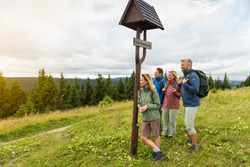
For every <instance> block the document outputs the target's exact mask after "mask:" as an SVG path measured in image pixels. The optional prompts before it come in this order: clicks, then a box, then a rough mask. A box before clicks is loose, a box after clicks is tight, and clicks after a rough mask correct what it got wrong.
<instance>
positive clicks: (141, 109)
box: [140, 105, 148, 113]
mask: <svg viewBox="0 0 250 167" xmlns="http://www.w3.org/2000/svg"><path fill="white" fill-rule="evenodd" d="M147 108H148V106H147V105H145V106H143V107H141V108H140V112H141V113H143V112H144V111H146V110H147Z"/></svg>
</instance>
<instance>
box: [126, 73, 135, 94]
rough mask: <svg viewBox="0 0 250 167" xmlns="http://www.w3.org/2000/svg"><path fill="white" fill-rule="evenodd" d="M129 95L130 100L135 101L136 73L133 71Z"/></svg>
mask: <svg viewBox="0 0 250 167" xmlns="http://www.w3.org/2000/svg"><path fill="white" fill-rule="evenodd" d="M128 84H129V86H128V87H129V88H128V89H129V93H128V99H134V86H135V72H134V71H133V72H132V74H131V76H130V78H129V83H128Z"/></svg>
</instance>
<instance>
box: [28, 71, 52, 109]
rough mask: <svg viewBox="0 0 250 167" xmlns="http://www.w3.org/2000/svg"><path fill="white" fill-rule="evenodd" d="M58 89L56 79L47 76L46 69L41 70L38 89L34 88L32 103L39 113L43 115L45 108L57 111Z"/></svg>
mask: <svg viewBox="0 0 250 167" xmlns="http://www.w3.org/2000/svg"><path fill="white" fill-rule="evenodd" d="M56 97H57V87H56V84H55V80H54V78H53V77H52V76H51V75H50V74H49V75H46V72H45V69H44V68H43V69H40V70H39V75H38V82H37V88H32V92H31V101H32V102H33V103H34V105H35V108H36V110H37V111H38V112H40V113H43V112H44V111H45V108H51V109H52V110H53V109H56Z"/></svg>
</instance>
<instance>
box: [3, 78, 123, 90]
mask: <svg viewBox="0 0 250 167" xmlns="http://www.w3.org/2000/svg"><path fill="white" fill-rule="evenodd" d="M4 78H5V80H6V81H7V84H8V87H10V86H11V83H12V82H13V81H14V80H17V82H18V84H20V85H22V86H21V88H22V89H23V90H25V91H28V92H31V90H32V87H33V88H36V85H37V77H4ZM54 79H55V81H56V83H58V81H59V80H60V78H54ZM66 79H67V80H69V82H70V83H71V84H72V83H73V80H74V78H66ZM104 79H106V78H104ZM119 79H120V78H112V81H113V84H117V83H118V82H119ZM122 79H123V81H125V79H126V78H125V77H122ZM78 82H79V83H80V84H82V83H84V85H86V83H87V79H79V78H78ZM90 83H91V85H92V86H93V85H95V84H96V79H90Z"/></svg>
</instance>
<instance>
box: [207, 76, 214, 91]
mask: <svg viewBox="0 0 250 167" xmlns="http://www.w3.org/2000/svg"><path fill="white" fill-rule="evenodd" d="M208 85H209V89H210V90H212V89H213V88H214V81H213V78H212V76H211V74H210V73H209V77H208Z"/></svg>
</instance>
